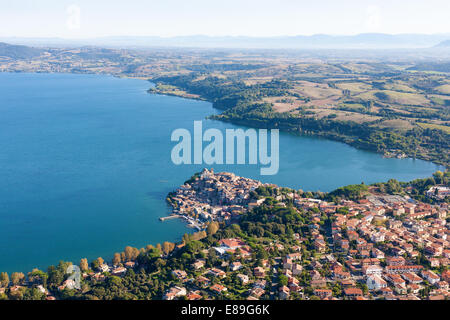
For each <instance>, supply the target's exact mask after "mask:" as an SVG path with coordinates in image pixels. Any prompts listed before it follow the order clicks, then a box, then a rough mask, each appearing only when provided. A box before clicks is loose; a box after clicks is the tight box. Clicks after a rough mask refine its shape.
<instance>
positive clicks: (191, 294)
mask: <svg viewBox="0 0 450 320" xmlns="http://www.w3.org/2000/svg"><path fill="white" fill-rule="evenodd" d="M201 298H202V296H201V295H200V291H199V290H196V291H191V292H189V294H188V295H187V299H188V300H200V299H201Z"/></svg>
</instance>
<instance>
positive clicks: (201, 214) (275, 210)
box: [0, 169, 450, 300]
mask: <svg viewBox="0 0 450 320" xmlns="http://www.w3.org/2000/svg"><path fill="white" fill-rule="evenodd" d="M434 176H435V178H436V179H434V180H430V179H428V180H426V179H423V181H428V182H429V183H437V182H436V181H438V182H439V183H440V184H436V185H432V186H430V187H429V188H428V189H427V190H426V192H424V193H425V195H426V197H427V198H426V199H428V200H427V201H428V202H429V203H426V202H422V201H417V200H415V199H414V197H413V191H414V190H413V187H412V184H411V185H408V184H406V185H405V188H404V189H405V190H407V192H406V193H404V192H397V193H392V192H391V193H388V192H385V191H383V188H386V187H385V186H383V185H382V184H375V185H371V186H365V185H363V184H362V185H352V186H347V187H342V188H339V189H337V190H335V191H333V192H331V193H320V192H315V193H313V192H303V191H302V190H292V189H289V188H283V187H278V186H276V185H273V184H263V183H261V182H259V181H256V180H253V179H248V178H244V177H239V176H236V175H235V174H233V173H228V172H218V173H216V172H214V171H213V170H212V169H211V170H208V169H204V170H203V171H202V172H200V173H196V174H195V175H194V176H192V177H191V178H190V179H189V180H188V181H186V182H185V183H184V184H183V185H182V186H180V187H179V188H178V189H177V190H175V191H174V192H172V193H170V194H169V195H168V197H167V201H168V202H169V203H170V204H171V205H172V207H173V214H172V215H171V216H169V217H162V218H161V220H162V222H161V223H164V222H163V221H164V220H165V219H167V218H183V219H185V220H186V222H187V223H188V224H189V225H190V226H191V227H193V228H194V229H195V230H196V231H195V232H193V233H192V234H185V235H184V236H183V239H182V241H181V242H179V243H170V242H164V243H163V244H162V245H160V244H158V245H156V246H155V247H154V246H152V245H148V246H147V247H145V248H141V249H137V248H133V247H129V246H128V247H126V248H125V250H124V251H123V252H121V253H116V254H115V255H114V258H113V260H112V261H111V262H106V261H104V260H103V259H102V258H98V259H96V260H94V261H92V262H91V263H90V264H88V261H87V259H82V260H81V261H80V264H79V266H80V271H81V273H80V278H81V279H79V280H80V282H81V286H80V287H79V288H77V286H76V281H75V280H76V279H75V280H74V279H73V277H68V276H69V275H68V274H64V272H65V270H66V269H67V268H68V266H71V265H72V264H71V263H69V262H60V264H59V265H58V266H56V267H54V266H51V267H49V268H48V271H47V273H45V272H43V271H40V270H33V271H32V272H30V273H29V274H28V277H27V278H25V276H24V275H23V274H20V273H13V274H11V281H10V280H9V278H8V275H6V274H5V273H2V274H1V276H0V297H3V298H5V297H6V298H9V299H25V298H27V297H28V298H29V297H30V296H32V297H33V299H36V298H38V299H46V300H55V299H57V300H58V299H73V298H80V299H94V298H95V299H98V298H99V299H114V298H124V299H164V300H174V299H183V300H185V299H186V300H201V299H229V300H241V299H246V300H268V299H271V300H278V299H280V300H288V299H290V300H319V299H320V300H380V299H381V300H446V299H448V298H449V297H450V294H449V283H450V271H449V270H448V264H449V259H450V249H449V241H448V235H449V217H448V192H449V188H448V173H447V172H446V173H442V172H439V171H438V172H437V173H435V174H434ZM432 181H434V182H432ZM389 183H390V184H393V183H394V182H393V181H392V180H390V181H389V182H388V184H389ZM415 183H417V181H415ZM386 185H387V184H386ZM408 192H410V194H408Z"/></svg>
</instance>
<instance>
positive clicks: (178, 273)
mask: <svg viewBox="0 0 450 320" xmlns="http://www.w3.org/2000/svg"><path fill="white" fill-rule="evenodd" d="M172 275H174V276H175V277H177V278H178V280H181V281H184V280H186V279H187V273H186V271H183V270H172Z"/></svg>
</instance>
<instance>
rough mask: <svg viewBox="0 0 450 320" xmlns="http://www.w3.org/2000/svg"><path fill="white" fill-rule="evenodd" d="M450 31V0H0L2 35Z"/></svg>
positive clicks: (293, 33)
mask: <svg viewBox="0 0 450 320" xmlns="http://www.w3.org/2000/svg"><path fill="white" fill-rule="evenodd" d="M365 32H382V33H392V34H398V33H427V34H429V33H449V32H450V0H372V1H366V0H270V1H268V0H121V1H116V0H108V1H107V0H78V1H73V0H72V1H70V0H69V1H68V0H0V36H2V37H7V36H19V37H65V38H80V37H98V36H110V35H131V36H145V35H156V36H176V35H198V34H205V35H212V36H220V35H234V36H236V35H249V36H280V35H298V34H304V35H311V34H318V33H326V34H357V33H365Z"/></svg>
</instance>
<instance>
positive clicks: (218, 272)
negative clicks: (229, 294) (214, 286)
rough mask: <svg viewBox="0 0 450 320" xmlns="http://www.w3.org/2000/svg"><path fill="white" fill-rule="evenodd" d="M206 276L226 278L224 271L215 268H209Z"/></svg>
mask: <svg viewBox="0 0 450 320" xmlns="http://www.w3.org/2000/svg"><path fill="white" fill-rule="evenodd" d="M207 274H210V275H212V276H214V277H219V278H225V277H226V276H227V274H226V273H225V271H223V270H220V269H217V268H211V269H209V271H208V272H207Z"/></svg>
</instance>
